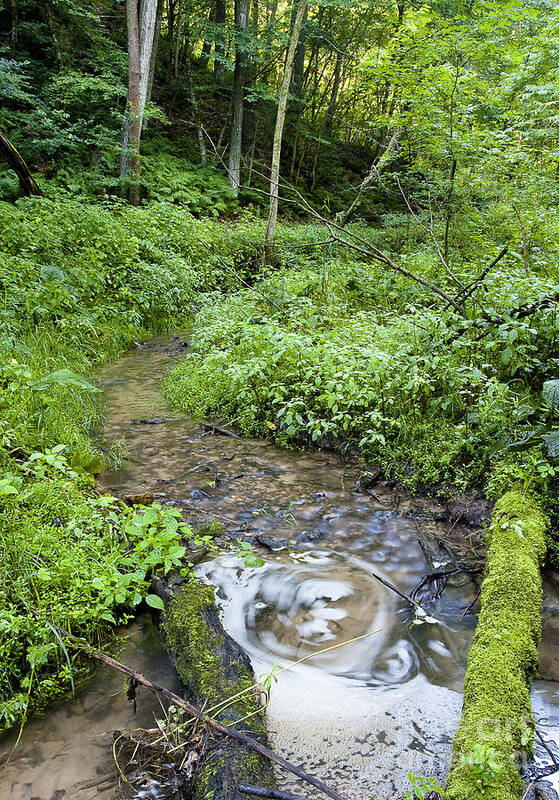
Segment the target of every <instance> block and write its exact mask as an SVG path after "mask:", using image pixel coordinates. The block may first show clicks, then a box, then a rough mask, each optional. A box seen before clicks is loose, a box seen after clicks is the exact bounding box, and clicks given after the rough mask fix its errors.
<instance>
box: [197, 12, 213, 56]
mask: <svg viewBox="0 0 559 800" xmlns="http://www.w3.org/2000/svg"><path fill="white" fill-rule="evenodd" d="M208 22H209V24H210V26H212V25H213V23H214V22H215V8H210V13H209V16H208ZM211 52H212V40H211V37H210V32H209V31H208V32H207V33H206V35H205V36H204V43H203V44H202V53H201V55H200V65H201V66H202V67H203V68H204V69H207V68H208V61H209V60H210V55H211Z"/></svg>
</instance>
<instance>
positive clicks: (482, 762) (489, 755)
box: [464, 744, 502, 794]
mask: <svg viewBox="0 0 559 800" xmlns="http://www.w3.org/2000/svg"><path fill="white" fill-rule="evenodd" d="M464 764H466V766H467V767H468V768H469V771H470V776H471V780H472V781H473V783H474V784H475V785H476V786H477V787H478V788H479V792H480V794H485V790H486V789H491V788H493V787H495V786H496V783H497V777H498V775H499V773H500V772H501V769H502V768H501V766H500V765H499V763H498V762H497V752H496V750H495V749H494V748H493V747H489V746H488V745H487V744H474V745H473V746H472V752H471V755H469V756H465V758H464Z"/></svg>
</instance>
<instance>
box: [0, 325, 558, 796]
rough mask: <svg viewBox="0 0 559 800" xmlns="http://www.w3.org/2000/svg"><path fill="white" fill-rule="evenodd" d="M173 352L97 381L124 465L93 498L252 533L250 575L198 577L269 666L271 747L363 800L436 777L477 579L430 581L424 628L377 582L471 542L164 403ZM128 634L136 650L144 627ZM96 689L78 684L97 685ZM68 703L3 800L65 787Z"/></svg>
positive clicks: (240, 637)
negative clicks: (139, 499)
mask: <svg viewBox="0 0 559 800" xmlns="http://www.w3.org/2000/svg"><path fill="white" fill-rule="evenodd" d="M183 352H184V348H183V345H182V343H181V341H180V340H179V339H177V338H174V339H173V340H171V341H170V340H169V339H168V338H166V339H163V338H162V339H159V340H155V341H154V342H151V343H149V344H148V345H144V346H141V347H139V348H137V349H136V350H134V351H132V352H131V353H129V354H128V355H126V356H124V357H122V358H121V359H119V360H118V361H117V362H115V363H113V364H109V365H107V366H106V367H104V368H103V369H102V370H101V371H100V374H99V379H98V383H99V385H100V386H101V387H102V388H104V389H105V391H106V395H107V404H108V410H107V424H106V428H105V431H104V433H103V435H104V438H105V439H106V440H107V441H114V440H120V439H123V440H124V442H125V444H126V448H127V454H128V458H127V461H126V462H125V463H124V465H123V467H122V468H121V469H119V470H118V471H116V472H110V473H106V474H105V475H104V476H102V479H101V481H100V483H101V488H102V489H104V490H106V491H110V492H114V493H116V494H119V495H124V496H125V495H130V496H138V495H142V494H149V495H153V496H154V498H155V500H157V501H158V502H163V503H173V504H175V505H177V506H178V507H179V508H182V509H184V511H185V512H186V513H187V514H188V515H194V517H195V518H197V519H200V520H204V519H207V520H210V519H212V518H217V519H220V520H222V521H223V523H224V525H225V528H226V530H227V532H228V535H229V536H230V538H231V539H232V540H234V541H235V540H237V539H239V540H247V539H248V540H250V541H251V542H253V544H254V546H255V548H257V549H258V550H259V555H261V557H262V558H263V559H264V561H265V564H264V566H263V567H259V568H251V569H247V568H246V567H245V565H244V564H243V562H242V560H241V559H240V558H239V557H238V556H235V555H224V556H220V557H217V558H213V559H212V560H209V561H206V562H205V563H203V564H201V565H200V566H199V567H198V573H199V576H200V578H201V579H202V580H204V581H206V582H208V583H211V584H212V585H214V586H215V587H216V596H217V599H218V603H219V605H220V608H221V613H222V619H223V624H224V626H225V628H226V630H227V631H228V632H229V633H230V634H231V635H232V636H233V637H234V638H235V639H236V640H237V641H238V642H239V643H240V644H241V645H242V646H243V647H244V648H245V649H246V651H247V653H248V654H249V656H250V658H251V660H252V663H253V666H254V669H255V672H256V673H257V674H258V675H259V674H270V673H271V672H273V675H274V677H273V679H272V689H271V697H270V704H269V706H268V709H267V720H268V727H269V730H270V739H271V744H272V746H273V747H274V748H275V749H276V750H278V751H280V752H281V753H282V754H284V755H285V756H286V757H287V758H290V759H292V760H294V761H296V762H297V763H298V764H300V765H302V766H303V767H304V768H306V769H308V770H309V771H314V772H316V773H317V774H318V775H320V777H322V778H323V779H327V780H329V781H331V783H332V784H333V785H334V786H336V788H338V789H339V790H341V791H343V792H345V793H346V794H347V795H348V796H351V797H354V798H358V799H359V800H365V799H366V798H367V799H368V798H370V797H371V796H374V797H375V798H376V799H377V800H385V799H386V800H388V798H394V797H397V796H399V795H400V796H401V795H402V793H403V791H404V790H405V789H407V788H409V785H408V782H407V777H406V776H407V772H408V771H410V770H411V771H412V772H414V773H415V774H418V775H433V776H436V777H439V778H440V779H441V780H444V776H445V773H446V771H447V769H448V764H449V755H450V747H451V741H452V736H453V734H454V732H455V729H456V726H457V724H458V720H459V715H460V707H461V694H460V691H461V686H462V680H463V675H464V667H465V659H466V654H467V650H468V647H469V644H470V641H471V636H472V632H473V628H474V624H475V617H474V616H473V615H472V614H471V613H466V614H464V611H465V610H466V609H467V608H468V606H469V604H470V603H471V602H472V601H473V600H474V597H475V594H476V585H475V584H474V583H473V582H472V580H471V579H470V578H469V577H468V576H467V575H466V574H465V573H464V572H457V573H456V574H454V575H451V577H450V578H449V580H448V584H447V587H446V590H445V591H444V592H443V593H442V594H441V595H440V597H438V598H437V599H433V598H432V597H431V594H432V593H430V592H429V587H425V588H424V589H423V590H422V591H421V592H420V594H419V599H420V601H421V602H422V603H423V604H424V605H425V609H426V611H427V612H428V615H429V620H430V621H423V622H422V624H416V623H417V622H419V621H421V620H418V619H416V618H415V615H414V614H413V613H412V612H411V611H410V608H409V605H408V603H407V602H406V601H405V600H404V599H402V598H400V597H399V596H398V595H396V594H395V593H394V592H392V591H390V590H389V589H387V588H386V587H385V586H384V585H383V584H382V583H381V582H380V581H379V580H378V579H377V577H375V575H376V576H380V577H383V578H384V579H387V580H389V581H390V582H392V583H393V584H395V585H396V586H398V587H399V588H400V589H401V590H402V591H403V592H405V593H410V592H411V591H412V590H413V587H415V586H416V585H417V584H418V583H419V582H420V580H421V578H422V576H424V575H426V574H430V573H432V572H434V571H437V570H438V571H441V570H447V571H452V570H453V569H454V568H455V567H456V561H455V559H454V556H453V555H452V551H453V552H455V553H457V552H458V553H460V556H461V557H463V556H464V555H465V554H467V555H468V557H469V558H470V559H471V558H472V553H471V547H470V546H469V544H468V542H467V539H465V538H464V534H465V533H466V532H465V531H464V530H461V529H460V527H459V526H453V527H452V529H449V528H448V526H446V525H445V524H443V523H442V522H437V521H436V519H435V515H434V512H435V511H436V510H437V509H435V508H433V507H429V506H427V505H425V504H423V505H422V504H421V503H420V502H419V501H416V502H412V501H410V500H409V498H407V497H405V496H404V494H403V493H398V492H397V491H395V490H389V489H387V488H386V487H384V486H383V485H378V486H375V487H373V491H374V495H371V494H368V493H366V492H365V493H364V492H360V491H357V490H356V489H357V488H358V478H359V475H360V470H359V468H358V466H357V465H356V464H354V463H343V462H342V461H341V459H340V458H338V457H337V456H334V455H332V454H324V453H312V452H310V453H309V452H306V453H299V452H290V451H286V450H281V449H279V448H277V447H275V446H274V445H272V444H270V443H269V442H266V441H262V440H255V439H244V438H233V437H226V436H223V435H215V432H214V431H212V430H211V429H210V430H208V429H207V427H208V426H205V425H204V424H202V423H199V422H196V421H194V420H192V419H190V418H188V417H186V416H184V415H182V414H180V413H176V412H174V411H172V410H171V409H170V408H169V406H168V404H167V403H166V401H165V399H164V397H163V395H162V392H161V388H160V379H161V377H162V375H163V374H164V373H166V372H167V371H168V370H169V369H170V367H171V366H172V363H173V360H175V359H177V358H179V357H180V356H181V353H183ZM449 544H451V545H452V551H451V549H450V547H449ZM234 547H236V545H235V546H234ZM474 560H475V559H474ZM552 581H553V578H551V579H550V582H549V584H548V586H547V589H548V592H547V595H546V609H545V646H544V648H543V650H542V666H543V668H544V671H543V674H544V675H545V677H546V678H549V679H550V680H548V681H540V682H539V683H538V684H536V686H535V688H534V693H533V696H534V708H535V712H536V714H537V715H538V717H539V718H540V720H541V725H542V732H543V733H545V735H546V736H547V738H549V739H556V740H557V741H558V743H559V692H558V690H557V688H558V684H557V683H553V682H552V681H553V680H556V679H557V678H558V676H559V665H558V660H559V655H558V653H559V649H558V647H557V645H558V642H557V638H556V632H557V631H556V625H557V623H556V619H557V617H556V616H555V614H556V611H557V610H558V608H559V601H558V598H559V591H558V589H557V586H556V585H553V582H552ZM431 588H432V587H431ZM151 635H152V634H151V633H150V636H151ZM348 640H351V641H350V643H349V644H342V643H344V642H348ZM131 641H134V639H132V640H131ZM135 641H136V642H137V646H138V647H140V648H142V647H143V646H144V644H143V639H142V635H141V632H140V635H139V638H137V639H136V640H135ZM340 644H342V646H340V647H338V646H337V645H340ZM161 658H162V655H161V651H160V650H159V651H158V652H157V654H154V663H148V664H145V665H142V666H141V668H142V669H143V670H144V672H145V673H146V674H148V675H150V676H151V677H154V678H155V679H156V680H158V681H159V682H162V683H165V680H164V679H163V678H162V676H161V673H160V672H158V669H157V667H158V662H161ZM301 659H305V660H304V661H303V663H300V664H298V665H296V666H294V667H291V668H290V669H286V670H283V671H281V670H282V668H284V667H287V666H289V665H292V664H293V663H294V662H297V661H300V660H301ZM148 662H149V658H148ZM132 663H134V659H133V658H132ZM167 677H168V678H169V680H170V679H171V676H170V675H169V676H167ZM103 680H105V679H103ZM167 682H169V681H167ZM101 685H102V684H101ZM94 686H99V683H98V682H97V683H96V684H92V687H94ZM92 687H90V689H89V690H88V691H89V692H92V691H93V692H94V693H95V692H96V691H98V690H96V689H94V688H92ZM87 696H88V695H87V694H86V695H83V696H82V700H81V701H80V702H84V701H83V698H87ZM95 697H97V695H95ZM98 700H99V706H98V710H99V713H98V715H97V720H98V721H99V722H100V724H101V726H102V725H103V724H104V725H105V729H107V728H111V727H117V724H116V722H114V721H113V716H114V714H115V713H116V715H117V716H118V714H121V713H125V714H126V713H128V715H129V714H130V712H129V711H126V710H125V711H124V712H122V710H121V708H120V707H119V710H118V712H115V708H114V706H115V700H114V697H113V696H112V694H111V690H109V692H108V695H107V698H106V703H105V705H104V706H103V698H102V697H101V696H99V697H98ZM77 705H79V704H77ZM75 706H76V704H74V706H68V705H67V706H64V709H65V710H64V711H63V718H59V717H57V714H60V712H57V711H55V712H53V713H52V714H50V715H49V716H48V717H47V719H46V720H43V721H37V722H36V723H32V726H33V725H35V726H37V727H36V728H35V731H36V732H35V734H34V733H33V732H29V731H30V730H31V731H32V726H30V727H29V728H28V729H27V730H26V731H25V732H24V736H23V741H22V745H20V748H19V750H18V753H19V755H18V757H17V759H16V760H15V761H14V762H13V765H12V767H8V768H7V769H8V776H9V775H10V774H12V773H13V774H14V775H16V774H17V765H18V764H19V769H20V772H21V771H22V772H23V773H24V774H23V776H21V780H22V781H23V782H25V780H26V775H27V776H28V778H29V779H28V780H27V782H28V783H33V781H34V780H35V779H36V780H37V784H38V786H39V787H40V791H37V790H35V784H33V791H32V792H31V793H29V792H28V794H27V795H26V794H25V793H23V788H22V790H21V791H20V793H19V794H18V792H17V791H16V792H15V793H14V792H11V793H8V794H6V795H4V794H2V793H1V792H0V795H1V798H2V800H3V798H4V797H6V800H7V798H8V797H18V796H21V797H27V796H28V797H29V798H31V797H35V796H37V797H45V798H47V800H48V798H50V797H51V794H52V791H53V790H54V789H56V788H60V787H62V788H64V787H65V786H66V785H70V784H69V783H68V780H69V775H71V773H72V770H74V772H75V771H76V768H77V764H79V761H80V760H81V759H82V758H83V756H82V755H81V752H82V751H81V750H80V748H83V747H86V748H87V744H85V745H84V743H83V742H79V739H80V736H79V735H78V729H79V725H80V724H81V725H82V726H84V723H85V722H86V721H85V720H84V718H83V714H82V716H81V723H80V722H79V720H78V722H77V723H76V725H75V726H74V728H73V729H72V732H71V733H70V739H72V742H73V743H70V744H69V741H68V738H69V737H68V725H67V724H64V721H65V719H66V718H67V717H68V716H70V717H72V716H76V714H75V712H74V711H72V709H73V708H74V707H75ZM96 708H97V707H96ZM102 712H103V713H104V717H103V718H102V719H100V718H101V717H102ZM83 713H84V714H85V713H87V712H85V711H84V712H83ZM64 715H66V717H64ZM77 716H78V717H79V716H80V715H79V714H78V715H77ZM93 716H94V715H93ZM89 723H90V720H89V717H88V718H87V725H88V726H89ZM120 726H121V727H122V724H121V725H120ZM98 731H99V729H98V728H94V730H93V731H92V733H94V734H95V736H96V735H97V733H98ZM34 737H35V738H34ZM38 737H39V738H41V737H42V738H44V739H50V738H52V739H53V741H55V742H59V744H58V745H56V744H54V745H53V746H52V748H51V749H50V750H44V752H43V749H41V748H38V749H36V750H35V752H36V753H37V756H36V759H35V760H36V761H37V762H38V763H39V765H40V769H42V770H43V772H45V771H48V759H49V758H52V761H51V767H53V766H54V769H51V772H50V775H49V780H50V781H51V782H50V783H48V781H47V780H46V777H45V776H44V775H43V776H42V774H41V773H40V772H39V773H36V769H37V766H36V764H35V763H34V762H33V758H32V757H31V756H30V755H29V754H30V753H31V752H33V747H34V746H36V747H38V746H37V745H36V742H37V740H38ZM34 743H35V745H34ZM26 754H27V755H26ZM89 755H90V760H91V764H92V766H91V768H90V771H91V769H93V768H94V770H95V772H96V773H101V774H103V770H104V769H106V764H105V760H106V755H107V754H106V753H104V755H103V756H102V757H101V755H100V753H99V751H98V750H91V748H90V750H89ZM26 758H27V759H28V761H25V759H26ZM76 759H77V762H76ZM32 762H33V763H32ZM10 769H11V770H12V773H10V772H9V770H10ZM14 770H15V771H14ZM57 770H58V771H57ZM35 776H36V777H35ZM56 776H58V778H56ZM74 778H75V775H74ZM282 778H283V779H284V780H283V783H282V785H283V786H289V782H287V783H286V782H285V776H282ZM57 780H58V783H57ZM64 781H66V783H64V784H63V782H64ZM11 785H12V786H13V785H17V786H20V787H23V785H24V783H21V782H20V784H13V783H12V784H11ZM51 786H52V787H54V789H53V790H51V789H49V788H48V787H51ZM49 791H51V794H49ZM305 791H306V789H305ZM62 796H63V795H60V797H62ZM65 796H66V797H68V796H71V797H72V798H73V797H77V798H81V797H82V794H79V793H75V792H71V793H70V794H69V795H65ZM86 796H87V795H85V794H83V797H84V798H85V797H86ZM95 796H102V795H99V793H97V794H96V795H95ZM52 797H53V800H54V797H55V795H52Z"/></svg>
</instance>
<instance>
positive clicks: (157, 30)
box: [144, 0, 163, 128]
mask: <svg viewBox="0 0 559 800" xmlns="http://www.w3.org/2000/svg"><path fill="white" fill-rule="evenodd" d="M162 17H163V0H158V2H157V16H156V19H155V33H154V35H153V47H152V51H151V58H150V61H149V76H148V91H147V97H146V103H149V101H150V100H151V93H152V91H153V81H154V78H155V63H156V61H157V51H158V50H159V39H160V37H161V19H162ZM148 122H149V118H147V119H145V120H144V128H147V126H148Z"/></svg>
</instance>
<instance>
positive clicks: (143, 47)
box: [138, 0, 158, 130]
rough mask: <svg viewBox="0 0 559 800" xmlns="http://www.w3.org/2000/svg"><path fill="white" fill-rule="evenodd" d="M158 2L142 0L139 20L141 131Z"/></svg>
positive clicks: (155, 0)
mask: <svg viewBox="0 0 559 800" xmlns="http://www.w3.org/2000/svg"><path fill="white" fill-rule="evenodd" d="M157 6H158V2H157V0H141V3H140V14H139V19H138V28H139V37H140V130H141V126H142V120H143V116H144V110H145V107H146V102H147V99H148V90H149V79H150V74H151V62H152V54H153V47H154V42H155V30H156V27H157Z"/></svg>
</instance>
